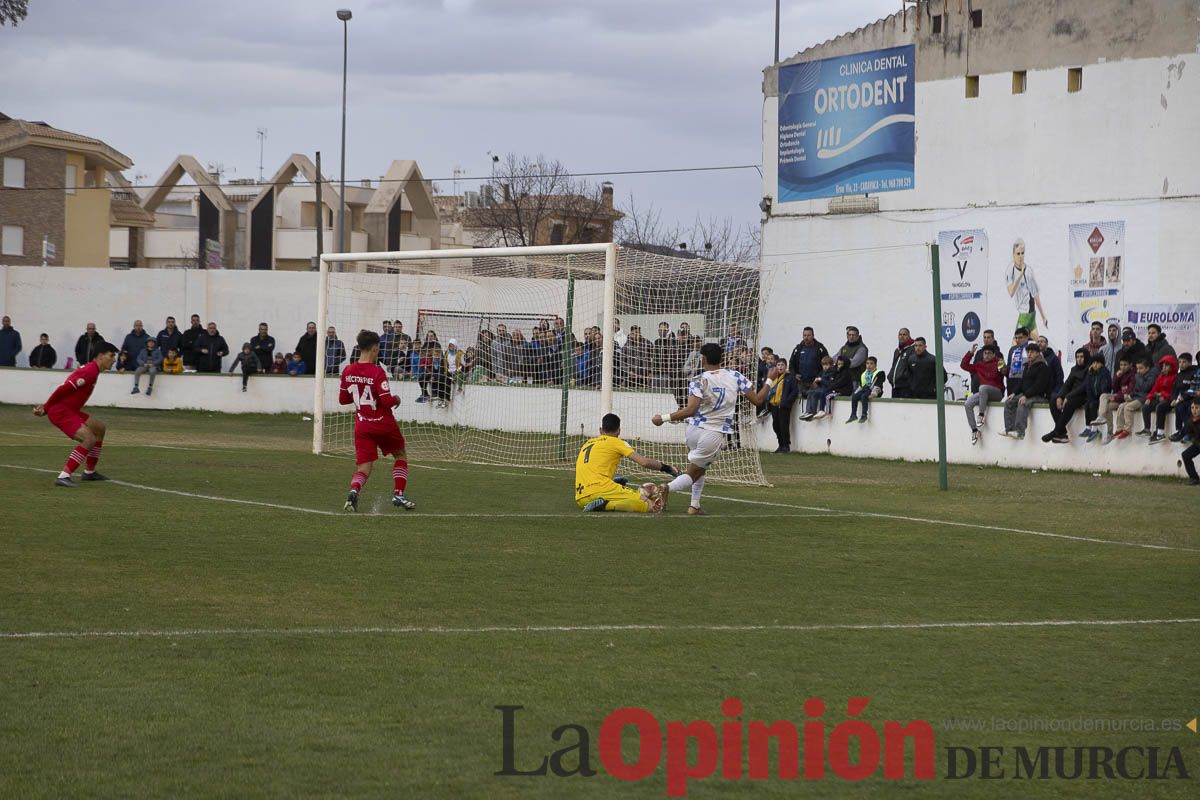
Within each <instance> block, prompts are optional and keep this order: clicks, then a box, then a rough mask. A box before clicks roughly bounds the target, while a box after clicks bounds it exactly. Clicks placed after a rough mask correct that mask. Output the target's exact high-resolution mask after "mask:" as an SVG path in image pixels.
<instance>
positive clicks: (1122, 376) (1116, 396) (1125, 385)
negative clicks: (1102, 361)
mask: <svg viewBox="0 0 1200 800" xmlns="http://www.w3.org/2000/svg"><path fill="white" fill-rule="evenodd" d="M1136 377H1137V373H1135V372H1134V370H1133V367H1130V368H1129V369H1127V370H1125V371H1124V372H1119V371H1118V372H1117V374H1116V375H1113V382H1112V390H1113V400H1114V401H1116V402H1118V403H1124V402H1125V401H1126V400H1128V399H1129V395H1130V393H1131V392H1132V391H1133V381H1134V378H1136Z"/></svg>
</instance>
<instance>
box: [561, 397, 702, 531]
mask: <svg viewBox="0 0 1200 800" xmlns="http://www.w3.org/2000/svg"><path fill="white" fill-rule="evenodd" d="M622 458H628V459H629V460H630V461H632V462H634V463H635V464H640V465H641V466H643V467H645V468H646V469H651V470H658V471H660V472H665V473H667V474H668V475H671V476H672V477H674V476H676V475H678V474H679V472H678V471H677V470H676V469H675V468H674V467H672V466H670V465H669V464H664V463H663V462H661V461H659V460H658V459H655V458H647V457H646V456H643V455H641V454H640V453H638V452H637V451H636V450H634V449H633V448H632V447H630V446H629V445H628V444H626V442H625V441H624V440H623V439H622V438H621V418H620V417H618V416H617V415H616V414H605V415H604V419H602V420H601V421H600V435H599V436H594V437H592V438H591V439H588V440H587V441H586V442H584V443H583V447H581V448H580V449H579V457H578V458H576V459H575V503H576V505H578V506H579V507H580V508H582V509H583V510H584V511H640V512H643V513H644V512H647V511H651V512H658V511H661V510H662V506H663V504H662V499H661V497H660V496H659V491H658V487H657V486H655V485H654V484H652V483H647V484H643V485H642V487H641V489H633V488H630V487H628V486H626V485H625V478H614V477H613V476H614V475H615V474H616V471H617V464H619V463H620V462H621V459H622Z"/></svg>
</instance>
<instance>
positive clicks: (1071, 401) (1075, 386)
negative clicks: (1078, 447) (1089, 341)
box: [1042, 347, 1089, 444]
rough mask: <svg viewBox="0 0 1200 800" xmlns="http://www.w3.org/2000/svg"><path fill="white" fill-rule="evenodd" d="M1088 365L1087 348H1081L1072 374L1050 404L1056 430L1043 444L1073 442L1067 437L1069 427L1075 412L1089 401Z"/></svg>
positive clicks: (1051, 432) (1076, 355)
mask: <svg viewBox="0 0 1200 800" xmlns="http://www.w3.org/2000/svg"><path fill="white" fill-rule="evenodd" d="M1088 364H1089V362H1088V351H1087V348H1086V347H1081V348H1079V349H1078V350H1076V351H1075V366H1073V367H1071V372H1070V373H1069V374H1068V375H1067V377H1066V380H1064V381H1063V385H1062V386H1061V387H1060V388H1059V390H1058V391H1057V392H1055V393H1054V395H1053V399H1052V401H1051V403H1050V416H1052V417H1053V418H1054V429H1053V430H1051V431H1050V432H1049V433H1047V434H1045V435H1044V436H1042V441H1043V442H1054V443H1055V444H1066V443H1067V442H1069V441H1071V439H1070V437H1069V436H1068V435H1067V425H1069V424H1070V422H1071V417H1073V416H1075V412H1076V411H1078V410H1079V409H1080V408H1082V407H1083V406H1086V405H1087V401H1088V389H1087V378H1088V374H1087V373H1088Z"/></svg>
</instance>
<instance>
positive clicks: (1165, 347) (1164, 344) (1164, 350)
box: [1146, 322, 1177, 364]
mask: <svg viewBox="0 0 1200 800" xmlns="http://www.w3.org/2000/svg"><path fill="white" fill-rule="evenodd" d="M1146 350H1148V351H1149V352H1150V363H1151V364H1158V363H1159V362H1160V361H1162V357H1163V356H1173V355H1177V353H1176V352H1175V348H1174V347H1172V346H1171V343H1170V342H1168V341H1167V335H1166V334H1165V333H1163V331H1162V326H1161V325H1159V324H1158V323H1156V322H1151V323H1150V324H1149V325H1147V326H1146Z"/></svg>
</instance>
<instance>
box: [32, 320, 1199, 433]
mask: <svg viewBox="0 0 1200 800" xmlns="http://www.w3.org/2000/svg"><path fill="white" fill-rule="evenodd" d="M57 363H58V353H56V352H54V348H53V347H51V346H50V337H49V336H47V335H46V334H44V333H43V334H42V335H41V336H39V337H38V343H37V347H35V348H33V350H31V351H29V366H31V367H36V368H41V369H50V368H52V367H53V366H54V365H55V364H57ZM1176 441H1178V440H1176Z"/></svg>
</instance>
